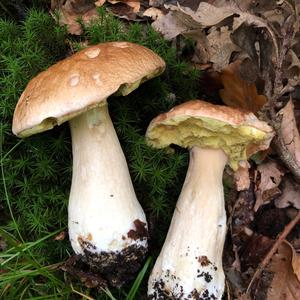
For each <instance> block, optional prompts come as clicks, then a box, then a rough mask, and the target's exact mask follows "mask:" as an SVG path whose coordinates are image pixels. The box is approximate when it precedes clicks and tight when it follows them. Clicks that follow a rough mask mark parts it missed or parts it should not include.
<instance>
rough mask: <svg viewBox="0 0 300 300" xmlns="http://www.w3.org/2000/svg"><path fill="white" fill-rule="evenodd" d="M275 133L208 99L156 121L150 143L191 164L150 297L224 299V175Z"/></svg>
mask: <svg viewBox="0 0 300 300" xmlns="http://www.w3.org/2000/svg"><path fill="white" fill-rule="evenodd" d="M272 136H273V131H272V129H271V127H269V126H268V125H267V124H266V123H264V122H262V121H259V120H258V119H257V118H256V117H255V116H254V114H252V113H248V112H244V111H240V110H238V109H233V108H229V107H225V106H219V105H213V104H210V103H207V102H204V101H200V100H194V101H189V102H185V103H183V104H181V105H178V106H176V107H174V108H173V109H171V110H170V111H169V112H167V113H163V114H161V115H159V116H158V117H156V118H155V119H153V120H152V121H151V123H150V125H149V127H148V129H147V133H146V139H147V142H148V144H149V145H151V146H153V147H156V148H163V147H167V146H169V145H170V144H176V145H179V146H182V147H186V148H188V149H189V151H190V162H189V167H188V171H187V175H186V178H185V182H184V184H183V188H182V191H181V194H180V196H179V199H178V202H177V205H176V209H175V211H174V215H173V218H172V222H171V225H170V228H169V231H168V234H167V237H166V240H165V242H164V245H163V248H162V250H161V252H160V255H159V257H158V258H157V261H156V263H155V266H154V269H153V270H152V273H151V276H150V279H149V283H148V294H149V298H150V299H221V297H222V294H223V291H224V273H223V268H222V251H223V245H224V240H225V234H226V212H225V207H224V192H223V186H222V174H223V170H224V167H225V165H226V164H227V163H228V164H229V165H230V166H231V168H232V169H233V170H236V169H237V168H238V167H239V164H240V163H242V162H243V161H246V160H247V158H248V157H249V156H250V155H251V154H253V153H255V152H256V151H259V150H263V149H266V148H268V147H269V143H270V141H271V139H272Z"/></svg>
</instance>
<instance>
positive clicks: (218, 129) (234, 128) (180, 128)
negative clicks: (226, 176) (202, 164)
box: [146, 100, 273, 170]
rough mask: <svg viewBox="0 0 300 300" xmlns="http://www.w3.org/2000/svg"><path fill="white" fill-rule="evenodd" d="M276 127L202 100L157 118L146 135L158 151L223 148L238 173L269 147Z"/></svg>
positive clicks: (251, 116)
mask: <svg viewBox="0 0 300 300" xmlns="http://www.w3.org/2000/svg"><path fill="white" fill-rule="evenodd" d="M272 137H273V130H272V128H271V127H270V126H269V125H268V124H267V123H265V122H262V121H260V120H258V119H257V118H256V116H255V115H254V114H253V113H251V112H246V111H242V110H239V109H236V108H231V107H228V106H221V105H214V104H211V103H208V102H204V101H201V100H193V101H188V102H185V103H183V104H180V105H178V106H175V107H174V108H172V109H171V110H170V111H169V112H166V113H163V114H161V115H159V116H157V117H156V118H154V119H153V120H152V121H151V123H150V125H149V127H148V129H147V132H146V140H147V143H148V144H149V145H151V146H153V147H156V148H164V147H168V146H169V145H170V144H176V145H179V146H181V147H186V148H190V147H193V146H199V147H202V148H204V147H210V148H214V149H217V148H218V149H223V151H224V152H225V153H226V154H227V155H228V157H229V165H230V166H231V167H232V168H233V169H234V170H236V169H237V168H238V166H239V164H240V163H241V162H242V161H245V160H247V158H248V157H249V156H250V155H252V154H254V153H256V152H257V151H260V150H265V149H267V148H268V147H269V145H270V142H271V139H272Z"/></svg>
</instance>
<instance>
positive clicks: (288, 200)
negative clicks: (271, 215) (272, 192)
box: [275, 176, 300, 209]
mask: <svg viewBox="0 0 300 300" xmlns="http://www.w3.org/2000/svg"><path fill="white" fill-rule="evenodd" d="M275 205H276V207H278V208H284V207H288V206H290V205H292V206H294V207H295V208H297V209H300V186H299V184H297V183H295V182H294V181H293V179H292V178H291V177H288V176H286V177H284V179H283V185H282V194H281V195H280V196H279V198H277V199H276V200H275Z"/></svg>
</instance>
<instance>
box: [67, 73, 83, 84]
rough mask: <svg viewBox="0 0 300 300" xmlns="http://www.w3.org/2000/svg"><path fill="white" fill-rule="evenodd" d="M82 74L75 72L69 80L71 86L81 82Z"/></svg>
mask: <svg viewBox="0 0 300 300" xmlns="http://www.w3.org/2000/svg"><path fill="white" fill-rule="evenodd" d="M79 80H80V75H79V74H73V75H72V76H71V78H70V80H69V84H70V86H76V85H77V84H78V83H79Z"/></svg>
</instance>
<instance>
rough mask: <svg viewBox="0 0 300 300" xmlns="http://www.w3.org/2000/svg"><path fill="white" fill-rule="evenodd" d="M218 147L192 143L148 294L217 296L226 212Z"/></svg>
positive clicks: (222, 163) (220, 287) (221, 154)
mask: <svg viewBox="0 0 300 300" xmlns="http://www.w3.org/2000/svg"><path fill="white" fill-rule="evenodd" d="M227 160H228V157H227V156H226V155H225V153H224V152H223V151H222V150H217V149H208V148H203V149H201V148H199V147H193V148H192V149H191V150H190V163H189V168H188V172H187V175H186V178H185V182H184V185H183V188H182V191H181V194H180V196H179V199H178V202H177V205H176V208H175V211H174V215H173V218H172V222H171V225H170V228H169V231H168V234H167V238H166V241H165V243H164V246H163V248H162V250H161V253H160V255H159V257H158V258H157V261H156V263H155V266H154V269H153V271H152V273H151V276H150V279H149V291H148V293H149V298H150V299H221V297H222V294H223V291H224V273H223V268H222V251H223V245H224V240H225V235H226V212H225V209H224V193H223V185H222V175H223V170H224V167H225V164H226V162H227Z"/></svg>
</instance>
